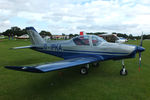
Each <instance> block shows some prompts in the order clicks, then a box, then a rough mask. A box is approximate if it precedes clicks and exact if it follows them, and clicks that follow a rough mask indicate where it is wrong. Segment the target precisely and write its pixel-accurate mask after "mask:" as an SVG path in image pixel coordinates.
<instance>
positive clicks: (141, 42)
mask: <svg viewBox="0 0 150 100" xmlns="http://www.w3.org/2000/svg"><path fill="white" fill-rule="evenodd" d="M142 44H143V32H142V35H141V41H140V46H141V47H142ZM141 60H142V58H141V52H139V71H140V69H141Z"/></svg>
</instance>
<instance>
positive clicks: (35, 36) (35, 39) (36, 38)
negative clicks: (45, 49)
mask: <svg viewBox="0 0 150 100" xmlns="http://www.w3.org/2000/svg"><path fill="white" fill-rule="evenodd" d="M26 30H27V33H28V34H29V37H30V41H31V43H32V45H40V44H44V43H45V40H44V39H43V38H42V37H41V36H40V35H39V33H38V32H37V31H36V30H35V29H34V27H26Z"/></svg>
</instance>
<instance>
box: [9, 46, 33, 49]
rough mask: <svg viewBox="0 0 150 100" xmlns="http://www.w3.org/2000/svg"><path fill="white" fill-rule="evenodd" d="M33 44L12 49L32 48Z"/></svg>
mask: <svg viewBox="0 0 150 100" xmlns="http://www.w3.org/2000/svg"><path fill="white" fill-rule="evenodd" d="M32 47H33V46H21V47H13V48H11V49H26V48H32Z"/></svg>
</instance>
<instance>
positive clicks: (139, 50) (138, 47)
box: [136, 46, 145, 52]
mask: <svg viewBox="0 0 150 100" xmlns="http://www.w3.org/2000/svg"><path fill="white" fill-rule="evenodd" d="M136 50H137V52H143V51H145V48H143V47H141V46H137V48H136Z"/></svg>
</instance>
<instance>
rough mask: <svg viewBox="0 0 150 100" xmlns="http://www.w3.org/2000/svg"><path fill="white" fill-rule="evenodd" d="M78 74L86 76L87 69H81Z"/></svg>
mask: <svg viewBox="0 0 150 100" xmlns="http://www.w3.org/2000/svg"><path fill="white" fill-rule="evenodd" d="M80 74H81V75H86V74H88V69H87V68H86V67H81V69H80Z"/></svg>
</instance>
